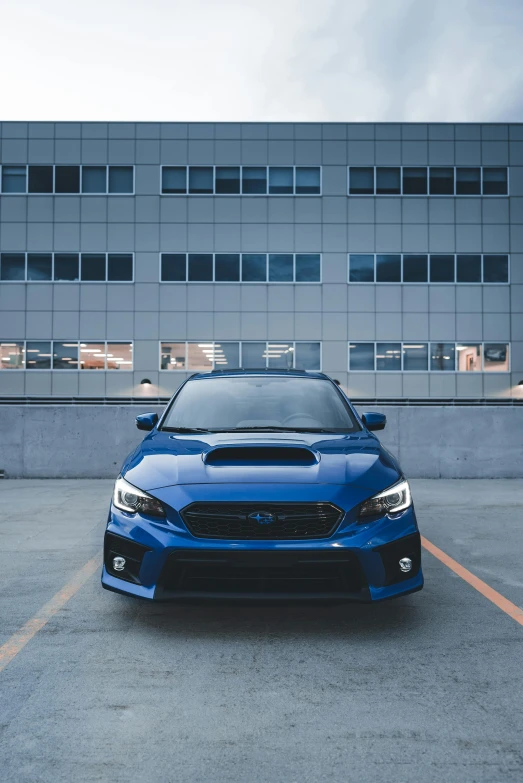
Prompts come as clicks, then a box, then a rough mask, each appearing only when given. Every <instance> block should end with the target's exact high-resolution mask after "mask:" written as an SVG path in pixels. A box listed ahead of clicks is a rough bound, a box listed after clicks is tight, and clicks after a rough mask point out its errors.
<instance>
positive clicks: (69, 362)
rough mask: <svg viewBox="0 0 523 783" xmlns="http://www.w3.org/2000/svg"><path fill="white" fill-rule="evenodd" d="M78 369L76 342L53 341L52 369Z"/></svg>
mask: <svg viewBox="0 0 523 783" xmlns="http://www.w3.org/2000/svg"><path fill="white" fill-rule="evenodd" d="M77 369H78V343H57V342H54V343H53V370H77Z"/></svg>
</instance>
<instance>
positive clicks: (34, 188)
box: [28, 166, 53, 193]
mask: <svg viewBox="0 0 523 783" xmlns="http://www.w3.org/2000/svg"><path fill="white" fill-rule="evenodd" d="M28 181H29V187H28V191H29V193H52V192H53V167H52V166H29V180H28Z"/></svg>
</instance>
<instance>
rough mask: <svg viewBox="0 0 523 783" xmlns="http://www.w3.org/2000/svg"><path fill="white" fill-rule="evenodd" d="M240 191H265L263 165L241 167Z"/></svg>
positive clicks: (265, 177)
mask: <svg viewBox="0 0 523 783" xmlns="http://www.w3.org/2000/svg"><path fill="white" fill-rule="evenodd" d="M242 193H267V169H266V167H265V166H244V167H243V168H242Z"/></svg>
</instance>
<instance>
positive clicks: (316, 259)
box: [296, 253, 321, 283]
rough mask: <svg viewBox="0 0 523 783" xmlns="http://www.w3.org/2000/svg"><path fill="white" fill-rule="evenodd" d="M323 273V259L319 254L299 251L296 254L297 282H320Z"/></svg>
mask: <svg viewBox="0 0 523 783" xmlns="http://www.w3.org/2000/svg"><path fill="white" fill-rule="evenodd" d="M320 275H321V259H320V255H319V254H313V253H306V254H302V253H298V254H297V255H296V282H297V283H319V282H320Z"/></svg>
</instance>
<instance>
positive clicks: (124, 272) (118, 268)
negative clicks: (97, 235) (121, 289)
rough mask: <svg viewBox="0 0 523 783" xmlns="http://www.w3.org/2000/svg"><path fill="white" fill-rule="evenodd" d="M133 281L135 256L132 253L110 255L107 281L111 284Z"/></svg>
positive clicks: (108, 257)
mask: <svg viewBox="0 0 523 783" xmlns="http://www.w3.org/2000/svg"><path fill="white" fill-rule="evenodd" d="M132 279H133V256H132V254H131V253H109V255H108V256H107V280H109V281H110V282H117V281H118V282H131V281H132Z"/></svg>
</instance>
